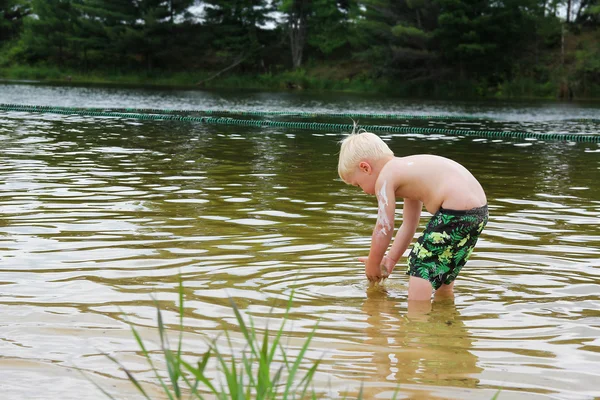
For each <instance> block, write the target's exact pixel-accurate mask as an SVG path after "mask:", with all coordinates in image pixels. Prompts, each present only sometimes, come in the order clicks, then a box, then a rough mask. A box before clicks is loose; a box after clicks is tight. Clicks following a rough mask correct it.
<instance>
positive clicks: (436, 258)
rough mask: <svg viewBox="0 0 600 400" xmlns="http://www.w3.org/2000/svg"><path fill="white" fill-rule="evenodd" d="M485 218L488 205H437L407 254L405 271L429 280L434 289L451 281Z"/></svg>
mask: <svg viewBox="0 0 600 400" xmlns="http://www.w3.org/2000/svg"><path fill="white" fill-rule="evenodd" d="M487 221H488V207H487V205H485V206H483V207H477V208H473V209H470V210H464V211H463V210H446V209H444V208H440V209H439V210H438V212H436V213H435V214H434V215H433V217H431V220H430V221H429V223H428V224H427V226H426V227H425V231H424V232H423V234H422V235H421V236H420V237H419V239H418V240H417V242H416V243H415V245H414V246H413V248H412V251H411V252H410V254H409V255H408V269H407V270H406V274H407V275H410V276H416V277H419V278H423V279H426V280H428V281H429V282H431V286H433V288H434V289H435V290H437V289H439V288H440V286H442V284H446V285H449V284H450V283H452V282H453V281H454V280H455V279H456V277H457V276H458V273H459V272H460V270H461V268H462V267H463V266H464V265H465V263H466V262H467V260H468V259H469V256H470V255H471V253H472V252H473V248H475V243H477V239H478V238H479V235H480V234H481V231H483V228H484V227H485V225H486V224H487Z"/></svg>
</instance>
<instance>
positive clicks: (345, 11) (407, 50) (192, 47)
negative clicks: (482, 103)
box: [0, 0, 600, 98]
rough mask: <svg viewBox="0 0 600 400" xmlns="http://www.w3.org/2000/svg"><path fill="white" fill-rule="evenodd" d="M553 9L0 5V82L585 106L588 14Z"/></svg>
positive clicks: (84, 1)
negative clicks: (568, 93)
mask: <svg viewBox="0 0 600 400" xmlns="http://www.w3.org/2000/svg"><path fill="white" fill-rule="evenodd" d="M561 4H564V1H561V0H552V1H550V2H540V1H539V0H505V1H501V2H497V1H488V0H485V1H482V0H401V1H397V0H335V1H330V0H275V1H270V0H206V1H203V2H202V5H203V6H204V7H203V10H204V13H203V15H202V16H201V18H193V16H192V14H191V13H192V10H194V8H193V7H192V6H193V5H197V3H196V2H195V1H194V0H0V66H2V67H3V68H4V71H6V72H5V76H6V74H11V73H16V72H15V71H16V70H15V71H13V72H11V69H10V67H11V66H12V67H15V68H17V69H18V68H20V67H19V66H24V65H30V66H32V70H31V75H36V76H38V75H40V74H42V75H44V73H43V70H44V69H47V71H48V72H50V71H51V70H52V68H58V69H61V70H63V71H67V70H68V71H69V75H72V76H78V77H80V78H81V79H84V77H85V76H89V77H90V79H96V78H97V77H99V76H102V77H103V78H106V79H109V78H113V77H115V75H123V76H129V77H132V78H131V79H132V80H133V81H136V82H137V81H138V80H139V81H142V80H143V79H144V78H148V77H150V78H152V80H153V81H154V82H159V81H160V82H168V81H169V80H170V79H171V78H170V77H171V76H173V74H174V73H181V74H185V73H187V74H188V75H190V76H191V75H194V76H197V75H202V76H203V77H211V76H214V75H215V73H218V74H217V76H218V79H216V78H215V79H214V81H210V82H208V81H207V82H203V84H204V85H205V87H208V86H214V87H218V86H220V87H224V86H226V87H235V85H240V87H267V88H282V89H283V88H289V87H293V88H303V89H315V90H360V91H364V90H367V91H383V92H386V93H391V94H396V95H406V96H430V95H434V96H435V95H443V96H444V97H459V96H460V97H465V96H468V97H471V96H491V97H523V96H525V97H528V96H533V97H539V96H541V97H550V98H551V97H555V96H556V94H557V92H558V90H557V88H558V87H560V86H561V85H562V86H564V85H565V84H568V85H569V86H570V87H572V88H573V90H574V92H575V94H576V96H594V95H595V93H597V88H598V86H599V85H600V78H599V77H598V66H597V64H598V50H597V43H598V42H599V41H600V40H599V39H598V34H599V32H600V5H598V2H597V1H585V2H580V3H578V6H577V7H573V9H572V13H571V17H572V18H571V22H570V23H565V21H563V20H561V19H560V17H558V16H557V14H558V10H559V8H560V6H561ZM196 9H197V8H196ZM274 10H277V11H279V12H280V15H279V16H277V14H274V13H273V11H274ZM276 16H277V18H275V17H276ZM563 43H564V47H563ZM563 48H564V53H563ZM33 67H35V68H33ZM295 69H298V70H301V71H300V72H299V73H298V75H294V72H293V70H295ZM196 71H198V72H196ZM225 71H227V73H224V72H225ZM335 71H337V72H335ZM18 74H19V75H24V74H25V72H24V71H18ZM229 74H233V75H235V76H230V75H229ZM286 74H288V75H289V76H286ZM47 75H49V76H53V75H54V72H52V73H49V74H47ZM63 75H65V74H64V73H63ZM136 75H137V77H136ZM180 76H183V75H180ZM177 82H178V84H179V81H178V80H177ZM196 82H198V81H197V80H195V78H191V79H190V81H188V82H183V83H182V84H185V85H187V86H191V85H194V84H195V83H196ZM263 85H265V86H263Z"/></svg>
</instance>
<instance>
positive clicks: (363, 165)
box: [358, 161, 371, 174]
mask: <svg viewBox="0 0 600 400" xmlns="http://www.w3.org/2000/svg"><path fill="white" fill-rule="evenodd" d="M358 168H359V169H360V170H361V172H365V173H367V174H370V173H371V164H369V163H368V162H366V161H361V162H360V163H359V164H358Z"/></svg>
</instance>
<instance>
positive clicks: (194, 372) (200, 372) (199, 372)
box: [181, 353, 219, 395]
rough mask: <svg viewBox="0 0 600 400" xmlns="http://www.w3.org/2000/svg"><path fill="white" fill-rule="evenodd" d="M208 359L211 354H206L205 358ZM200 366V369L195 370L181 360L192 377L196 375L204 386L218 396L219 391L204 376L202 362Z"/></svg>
mask: <svg viewBox="0 0 600 400" xmlns="http://www.w3.org/2000/svg"><path fill="white" fill-rule="evenodd" d="M208 357H210V353H206V354H204V358H208ZM198 364H199V365H198V368H194V367H193V366H192V365H191V364H189V363H188V362H186V361H184V360H181V365H183V367H184V368H186V369H187V370H188V371H189V372H190V373H191V374H192V375H194V378H196V379H197V380H199V381H200V382H202V383H203V384H204V385H206V387H207V388H209V389H210V391H211V392H212V393H213V394H215V395H218V394H219V391H218V390H217V389H216V388H215V387H214V386H213V384H212V383H211V382H210V381H209V380H208V378H207V377H206V376H205V375H204V367H203V366H201V365H200V362H198Z"/></svg>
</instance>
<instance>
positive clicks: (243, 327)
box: [229, 297, 260, 358]
mask: <svg viewBox="0 0 600 400" xmlns="http://www.w3.org/2000/svg"><path fill="white" fill-rule="evenodd" d="M229 303H230V304H231V308H232V309H233V312H234V313H235V318H236V319H237V321H238V324H239V327H240V330H241V331H242V334H243V335H244V338H246V342H247V343H248V344H249V345H250V350H251V351H252V353H253V354H254V357H256V358H260V356H259V355H258V352H257V351H256V348H255V346H254V338H255V336H254V335H253V334H251V332H250V331H249V330H248V327H247V326H246V323H245V322H244V319H243V318H242V314H241V313H240V310H239V309H238V307H237V305H236V304H235V302H234V301H233V298H231V297H230V298H229ZM250 321H251V322H252V320H250Z"/></svg>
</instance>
